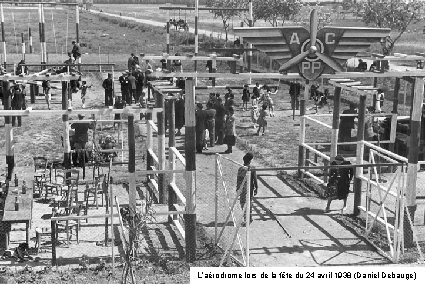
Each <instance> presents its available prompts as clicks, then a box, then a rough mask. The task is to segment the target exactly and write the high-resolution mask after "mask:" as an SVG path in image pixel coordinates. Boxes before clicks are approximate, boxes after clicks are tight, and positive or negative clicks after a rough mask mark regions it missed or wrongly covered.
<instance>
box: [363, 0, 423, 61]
mask: <svg viewBox="0 0 426 284" xmlns="http://www.w3.org/2000/svg"><path fill="white" fill-rule="evenodd" d="M356 9H357V12H358V14H359V15H361V16H362V21H363V22H364V23H366V24H367V25H369V24H370V25H374V26H376V27H379V28H390V29H391V30H392V31H395V32H396V33H395V34H394V35H391V36H389V37H387V38H386V39H385V41H383V43H382V50H383V54H384V55H389V54H390V53H391V52H392V50H393V48H394V46H395V43H396V42H397V40H399V39H400V38H401V36H402V34H403V33H404V32H405V31H406V30H407V28H408V26H409V25H410V24H413V23H416V22H418V21H420V20H421V19H423V18H424V1H422V0H411V1H406V0H364V1H362V2H359V3H357V4H356Z"/></svg>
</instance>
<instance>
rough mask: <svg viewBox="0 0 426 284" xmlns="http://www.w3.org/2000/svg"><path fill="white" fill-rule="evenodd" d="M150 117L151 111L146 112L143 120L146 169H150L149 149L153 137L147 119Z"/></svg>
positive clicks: (151, 162)
mask: <svg viewBox="0 0 426 284" xmlns="http://www.w3.org/2000/svg"><path fill="white" fill-rule="evenodd" d="M151 119H152V113H148V112H147V113H146V116H145V122H146V170H147V171H149V170H152V168H151V167H152V164H153V161H152V157H151V154H150V153H149V150H150V149H152V144H153V141H152V140H153V139H152V129H151V125H150V124H149V121H150V120H151Z"/></svg>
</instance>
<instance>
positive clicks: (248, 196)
mask: <svg viewBox="0 0 426 284" xmlns="http://www.w3.org/2000/svg"><path fill="white" fill-rule="evenodd" d="M246 179H247V181H246V184H247V193H246V204H247V207H246V212H245V213H246V267H249V266H250V221H251V188H250V185H251V180H250V179H251V172H250V171H249V170H248V171H247V174H246Z"/></svg>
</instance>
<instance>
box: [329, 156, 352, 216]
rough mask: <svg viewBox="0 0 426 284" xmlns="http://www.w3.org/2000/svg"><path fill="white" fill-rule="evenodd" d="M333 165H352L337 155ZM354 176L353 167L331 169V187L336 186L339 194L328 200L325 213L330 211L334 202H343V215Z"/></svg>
mask: <svg viewBox="0 0 426 284" xmlns="http://www.w3.org/2000/svg"><path fill="white" fill-rule="evenodd" d="M331 165H332V166H333V165H351V163H350V162H349V161H346V160H345V159H344V158H343V157H342V156H340V155H337V156H336V158H335V159H334V161H333V162H332V163H331ZM353 176H354V170H353V168H351V167H347V168H340V167H339V168H331V169H330V179H329V182H328V183H329V185H331V184H336V187H337V193H336V194H335V195H334V196H329V197H328V200H327V207H326V208H325V212H329V211H330V204H331V201H332V200H336V199H339V200H343V208H342V213H343V211H344V210H345V209H346V201H347V198H348V194H349V187H350V184H351V180H352V178H353Z"/></svg>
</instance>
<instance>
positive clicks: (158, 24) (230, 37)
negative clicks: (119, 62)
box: [88, 10, 237, 40]
mask: <svg viewBox="0 0 426 284" xmlns="http://www.w3.org/2000/svg"><path fill="white" fill-rule="evenodd" d="M88 12H90V13H93V14H98V15H106V16H110V17H115V18H120V19H123V20H129V21H134V22H136V23H141V24H145V25H150V26H155V27H162V28H164V27H165V26H166V23H165V22H158V21H154V20H144V19H138V18H134V17H128V16H120V15H117V14H113V13H107V12H100V11H98V10H88ZM188 32H190V33H192V34H194V33H195V29H194V28H191V27H190V28H189V30H188ZM203 34H204V35H206V36H210V35H211V36H212V37H214V38H220V39H225V35H224V34H223V33H218V32H214V31H209V30H205V29H198V35H203ZM236 38H237V37H236V36H234V35H233V34H228V40H235V39H236Z"/></svg>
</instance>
